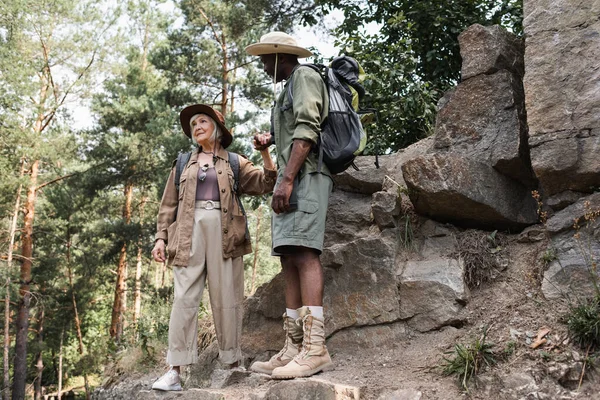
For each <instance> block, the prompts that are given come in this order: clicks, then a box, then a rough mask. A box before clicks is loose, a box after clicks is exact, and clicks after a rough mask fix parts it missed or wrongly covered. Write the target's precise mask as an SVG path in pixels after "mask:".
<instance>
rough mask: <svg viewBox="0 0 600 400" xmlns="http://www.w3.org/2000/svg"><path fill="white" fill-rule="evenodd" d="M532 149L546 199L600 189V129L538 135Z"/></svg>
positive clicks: (533, 160) (535, 166)
mask: <svg viewBox="0 0 600 400" xmlns="http://www.w3.org/2000/svg"><path fill="white" fill-rule="evenodd" d="M599 92H600V90H599ZM598 113H599V115H598V117H599V118H600V110H598ZM530 146H531V163H532V166H533V169H534V170H535V173H536V174H537V177H538V179H539V181H540V184H541V186H542V188H543V192H544V195H545V196H553V195H555V194H558V193H561V192H563V191H566V190H570V191H574V192H584V193H585V192H587V193H589V192H592V191H594V190H595V188H598V187H600V157H598V154H600V128H598V129H593V130H589V131H561V132H555V133H547V134H544V135H538V136H535V137H532V138H531V139H530Z"/></svg>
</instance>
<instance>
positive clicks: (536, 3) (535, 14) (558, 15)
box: [523, 0, 600, 38]
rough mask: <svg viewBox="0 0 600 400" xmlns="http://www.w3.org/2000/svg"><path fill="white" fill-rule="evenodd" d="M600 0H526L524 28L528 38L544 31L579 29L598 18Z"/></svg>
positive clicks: (524, 3) (524, 5) (524, 4)
mask: <svg viewBox="0 0 600 400" xmlns="http://www.w3.org/2000/svg"><path fill="white" fill-rule="evenodd" d="M598 15H600V2H598V0H525V1H524V2H523V28H524V30H525V35H526V36H527V38H529V37H531V36H533V35H537V34H540V33H543V32H557V31H559V30H567V29H577V28H581V27H584V26H587V25H589V24H590V23H591V22H594V21H597V20H598Z"/></svg>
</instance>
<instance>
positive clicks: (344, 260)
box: [321, 234, 399, 334]
mask: <svg viewBox="0 0 600 400" xmlns="http://www.w3.org/2000/svg"><path fill="white" fill-rule="evenodd" d="M394 239H395V238H394V237H389V236H388V237H386V236H385V235H384V234H381V235H372V236H369V237H365V238H359V239H357V240H355V241H353V242H350V243H346V244H339V245H334V246H331V247H329V248H325V249H324V251H323V256H322V258H321V262H322V264H323V266H325V267H327V268H326V269H325V297H324V299H323V302H324V306H325V309H326V310H328V313H327V321H326V322H327V324H326V331H327V333H328V334H330V333H332V332H335V331H339V330H341V329H344V328H347V327H351V326H362V325H376V324H381V323H389V322H393V321H396V320H398V316H399V314H398V289H397V287H396V279H395V267H394V258H395V255H396V242H395V240H394Z"/></svg>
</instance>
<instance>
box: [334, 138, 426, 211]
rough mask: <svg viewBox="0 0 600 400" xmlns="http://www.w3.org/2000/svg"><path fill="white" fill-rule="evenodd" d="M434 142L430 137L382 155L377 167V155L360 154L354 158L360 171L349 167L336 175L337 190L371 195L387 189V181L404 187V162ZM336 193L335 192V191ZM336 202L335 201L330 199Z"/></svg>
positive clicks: (424, 151) (418, 154) (424, 150)
mask: <svg viewBox="0 0 600 400" xmlns="http://www.w3.org/2000/svg"><path fill="white" fill-rule="evenodd" d="M432 144H433V137H428V138H425V139H422V140H420V141H418V142H417V143H414V144H412V145H410V146H408V147H407V148H405V149H401V150H398V152H396V153H394V154H389V155H380V156H379V157H378V159H379V166H380V167H379V168H376V167H375V156H359V157H356V159H355V160H354V162H355V164H356V166H357V167H358V171H356V170H354V169H353V168H348V169H347V170H346V171H344V172H343V173H341V174H337V175H334V177H333V180H334V182H335V190H336V191H337V190H342V191H345V192H355V193H362V194H367V195H371V194H373V193H375V192H380V191H382V190H385V186H386V183H387V184H390V182H391V183H392V184H395V185H397V186H400V187H403V186H406V185H405V184H404V179H403V178H402V171H401V170H400V168H401V166H402V164H404V163H405V162H407V161H408V160H411V159H413V158H415V157H417V156H420V155H422V154H425V153H427V151H429V149H430V148H431V146H432ZM334 193H335V192H334ZM330 203H334V201H330Z"/></svg>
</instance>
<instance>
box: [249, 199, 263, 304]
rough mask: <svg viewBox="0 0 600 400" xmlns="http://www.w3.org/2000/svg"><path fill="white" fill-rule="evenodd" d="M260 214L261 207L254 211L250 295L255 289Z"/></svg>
mask: <svg viewBox="0 0 600 400" xmlns="http://www.w3.org/2000/svg"><path fill="white" fill-rule="evenodd" d="M261 214H262V206H260V207H258V209H257V210H256V239H255V241H254V242H255V243H254V261H253V262H252V285H251V286H250V294H251V295H252V294H253V293H254V289H255V287H256V260H257V259H258V238H259V237H260V217H261Z"/></svg>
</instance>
